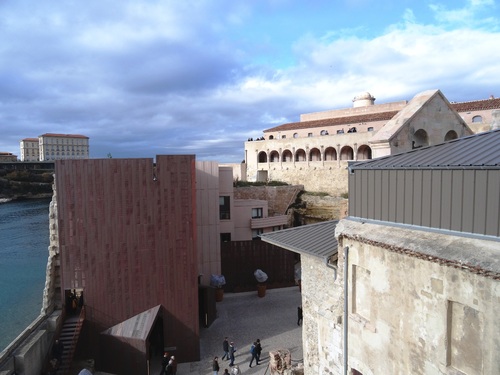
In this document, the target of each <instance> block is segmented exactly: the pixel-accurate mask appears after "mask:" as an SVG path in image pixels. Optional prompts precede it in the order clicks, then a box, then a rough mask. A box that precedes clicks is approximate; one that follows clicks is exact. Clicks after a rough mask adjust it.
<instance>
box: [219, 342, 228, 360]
mask: <svg viewBox="0 0 500 375" xmlns="http://www.w3.org/2000/svg"><path fill="white" fill-rule="evenodd" d="M222 350H224V355H223V356H222V358H221V359H222V360H224V358H226V359H227V360H228V361H229V340H228V339H227V337H225V338H224V341H222Z"/></svg>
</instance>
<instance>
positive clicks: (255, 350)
mask: <svg viewBox="0 0 500 375" xmlns="http://www.w3.org/2000/svg"><path fill="white" fill-rule="evenodd" d="M222 350H223V351H224V354H223V355H222V357H221V360H222V361H223V360H224V359H225V360H227V361H230V362H229V367H233V366H234V355H235V354H234V353H235V352H236V347H235V345H234V342H233V341H229V338H228V337H225V338H224V341H222ZM261 353H262V345H261V343H260V339H257V340H255V341H254V342H253V343H252V346H251V347H250V354H251V356H252V358H251V359H250V364H249V367H252V364H253V362H254V361H255V364H256V365H259V364H260V363H259V362H260V355H261ZM236 367H237V366H236ZM212 370H213V374H214V375H218V374H219V370H220V365H219V357H214V359H213V362H212ZM231 373H234V372H231ZM224 374H230V372H229V370H228V369H227V368H226V369H224Z"/></svg>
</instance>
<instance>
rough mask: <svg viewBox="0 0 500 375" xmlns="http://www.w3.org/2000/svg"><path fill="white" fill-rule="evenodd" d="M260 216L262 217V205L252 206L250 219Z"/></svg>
mask: <svg viewBox="0 0 500 375" xmlns="http://www.w3.org/2000/svg"><path fill="white" fill-rule="evenodd" d="M260 218H262V207H261V208H252V219H260Z"/></svg>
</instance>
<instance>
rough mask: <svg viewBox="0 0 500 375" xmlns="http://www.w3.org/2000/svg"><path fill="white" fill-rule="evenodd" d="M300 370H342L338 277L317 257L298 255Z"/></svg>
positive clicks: (341, 289)
mask: <svg viewBox="0 0 500 375" xmlns="http://www.w3.org/2000/svg"><path fill="white" fill-rule="evenodd" d="M301 265H302V310H303V328H302V342H303V350H304V374H322V375H329V374H331V375H333V374H335V375H337V374H341V370H342V313H343V286H342V279H341V278H340V277H337V279H335V270H334V269H332V268H329V267H327V266H326V264H325V263H324V262H323V261H321V260H320V259H319V258H317V257H313V256H308V255H304V254H303V255H302V256H301Z"/></svg>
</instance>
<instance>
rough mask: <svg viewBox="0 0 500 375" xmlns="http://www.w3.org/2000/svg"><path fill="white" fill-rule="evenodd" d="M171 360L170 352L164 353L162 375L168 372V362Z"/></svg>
mask: <svg viewBox="0 0 500 375" xmlns="http://www.w3.org/2000/svg"><path fill="white" fill-rule="evenodd" d="M169 362H170V358H169V356H168V352H165V353H163V358H162V359H161V371H160V375H164V374H166V371H167V366H168V363H169Z"/></svg>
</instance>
